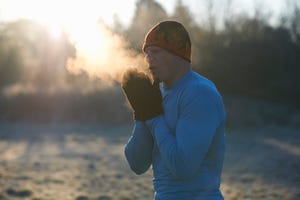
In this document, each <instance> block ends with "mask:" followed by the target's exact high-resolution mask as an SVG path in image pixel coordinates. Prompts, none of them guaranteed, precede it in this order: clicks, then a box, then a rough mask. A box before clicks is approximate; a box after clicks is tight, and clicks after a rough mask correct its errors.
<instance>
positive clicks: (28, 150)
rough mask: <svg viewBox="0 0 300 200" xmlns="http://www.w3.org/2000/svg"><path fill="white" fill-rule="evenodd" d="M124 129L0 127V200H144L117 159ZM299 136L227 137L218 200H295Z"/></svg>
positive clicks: (147, 180) (272, 130)
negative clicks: (220, 191) (219, 197)
mask: <svg viewBox="0 0 300 200" xmlns="http://www.w3.org/2000/svg"><path fill="white" fill-rule="evenodd" d="M130 131H131V127H130V126H119V127H118V126H80V125H71V124H65V125H33V124H10V123H8V124H4V123H1V124H0V154H1V157H0V200H6V199H29V200H58V199H59V200H60V199H61V200H69V199H70V200H88V199H90V200H133V199H139V200H140V199H143V200H147V199H149V200H151V199H152V195H153V190H152V183H151V180H152V177H151V170H149V171H148V172H147V173H146V174H144V175H142V176H136V175H134V174H133V173H132V172H131V171H130V170H129V169H128V166H127V163H126V162H125V160H124V156H123V146H124V144H125V143H126V141H127V139H128V137H129V134H130ZM299 186H300V129H299V128H291V127H277V126H272V127H266V128H263V129H259V130H234V131H228V133H227V152H226V161H225V166H224V173H223V183H222V191H223V193H224V196H225V199H228V200H231V199H244V200H250V199H251V200H256V199H264V200H271V199H272V200H273V199H278V200H279V199H280V200H284V199H289V200H294V199H295V200H296V199H300V192H299V190H298V189H299V188H300V187H299Z"/></svg>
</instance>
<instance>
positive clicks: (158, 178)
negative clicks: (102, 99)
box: [122, 21, 225, 200]
mask: <svg viewBox="0 0 300 200" xmlns="http://www.w3.org/2000/svg"><path fill="white" fill-rule="evenodd" d="M143 51H144V53H145V58H146V61H147V63H148V65H149V70H150V72H151V74H152V77H153V79H154V82H153V83H152V81H151V79H150V78H149V77H148V76H147V75H146V74H144V73H142V72H138V71H137V70H129V71H127V72H125V74H124V77H123V81H122V88H123V90H124V93H125V95H126V97H127V99H128V101H129V103H130V104H131V107H132V109H133V111H134V119H135V121H134V123H135V126H134V129H133V131H132V136H131V137H130V139H129V141H128V143H127V144H126V147H125V156H126V159H127V161H128V163H129V165H130V167H131V169H132V170H133V171H134V172H135V173H137V174H142V173H144V172H146V171H147V170H148V169H149V167H150V166H151V165H152V168H153V176H154V179H153V185H154V190H155V200H177V199H178V200H179V199H180V200H202V199H203V200H204V199H205V200H212V199H213V200H220V199H223V197H222V194H221V192H220V190H219V188H220V178H221V172H222V166H223V160H224V152H225V111H224V106H223V101H222V97H221V95H220V94H219V92H218V91H217V89H216V87H215V86H214V84H213V83H212V82H211V81H209V80H208V79H206V78H204V77H203V76H201V75H199V74H197V73H196V72H194V71H193V70H192V69H191V41H190V38H189V34H188V33H187V31H186V29H185V28H184V26H183V25H182V24H181V23H178V22H176V21H163V22H160V23H159V24H157V25H156V26H154V27H153V28H152V29H151V30H150V31H149V32H148V34H147V35H146V37H145V41H144V44H143Z"/></svg>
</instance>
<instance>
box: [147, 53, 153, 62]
mask: <svg viewBox="0 0 300 200" xmlns="http://www.w3.org/2000/svg"><path fill="white" fill-rule="evenodd" d="M145 59H146V61H147V62H148V63H150V62H152V60H153V55H152V54H151V53H147V54H146V55H145Z"/></svg>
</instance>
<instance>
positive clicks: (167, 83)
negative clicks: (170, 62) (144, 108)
mask: <svg viewBox="0 0 300 200" xmlns="http://www.w3.org/2000/svg"><path fill="white" fill-rule="evenodd" d="M179 69H181V70H179V71H178V73H176V74H175V75H174V77H173V78H172V79H171V80H168V81H163V86H164V87H165V88H170V87H172V85H174V84H175V83H176V82H177V81H179V80H180V79H181V78H182V77H184V76H185V75H186V74H187V73H189V72H190V71H191V65H190V63H189V64H187V65H184V66H180V67H179Z"/></svg>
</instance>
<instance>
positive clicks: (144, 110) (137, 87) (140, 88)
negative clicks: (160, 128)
mask: <svg viewBox="0 0 300 200" xmlns="http://www.w3.org/2000/svg"><path fill="white" fill-rule="evenodd" d="M122 88H123V91H124V93H125V95H126V97H127V99H128V101H129V103H130V105H131V107H132V109H133V111H134V119H136V120H139V121H146V120H147V119H151V118H154V117H156V116H159V115H161V114H163V108H162V95H161V92H160V90H159V82H158V81H154V83H153V84H152V82H151V80H150V78H149V77H148V76H147V75H146V74H145V73H143V72H138V71H137V70H136V69H130V70H127V71H126V72H125V73H124V75H123V78H122Z"/></svg>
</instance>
